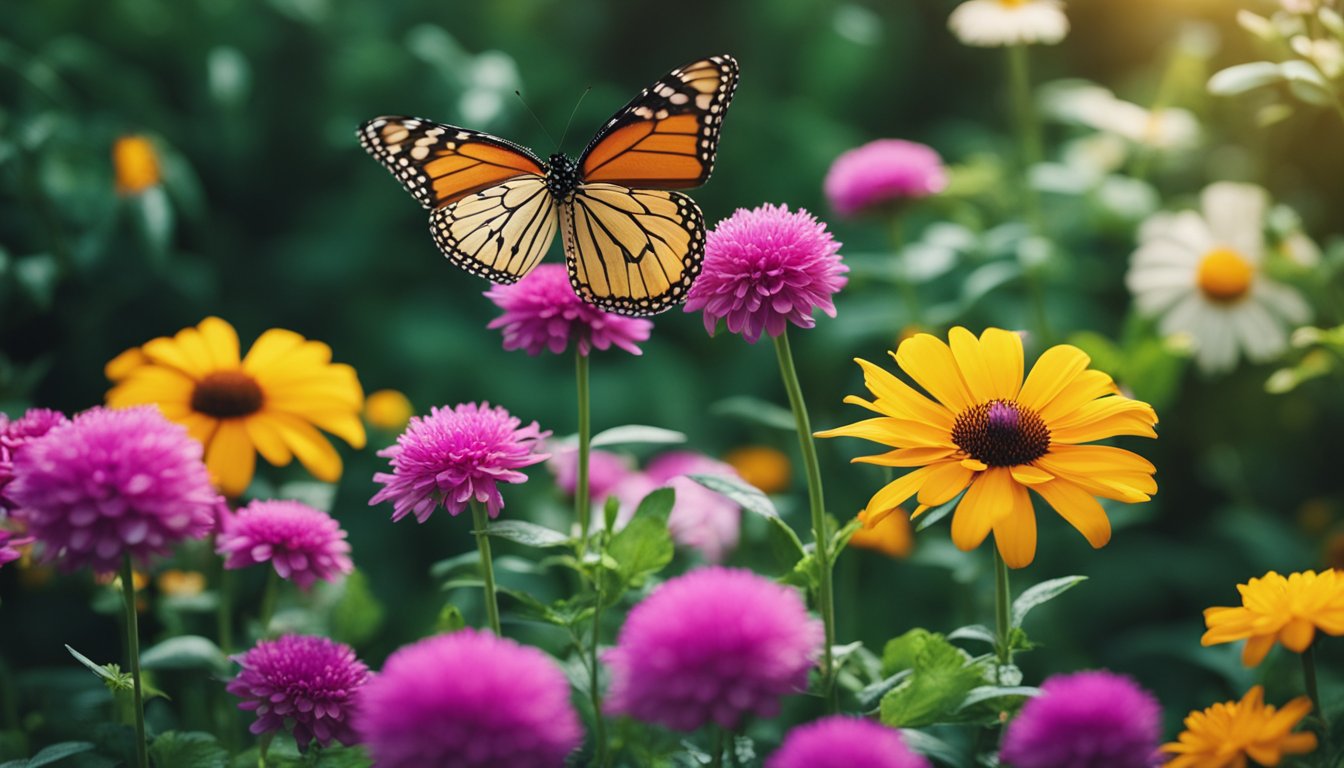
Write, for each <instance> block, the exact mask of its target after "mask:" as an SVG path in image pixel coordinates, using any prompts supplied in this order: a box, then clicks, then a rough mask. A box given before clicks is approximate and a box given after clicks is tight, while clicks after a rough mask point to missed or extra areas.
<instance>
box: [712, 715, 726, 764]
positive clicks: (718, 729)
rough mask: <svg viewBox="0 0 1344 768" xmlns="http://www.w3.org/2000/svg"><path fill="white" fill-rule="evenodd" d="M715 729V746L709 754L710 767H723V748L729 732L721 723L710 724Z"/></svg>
mask: <svg viewBox="0 0 1344 768" xmlns="http://www.w3.org/2000/svg"><path fill="white" fill-rule="evenodd" d="M710 727H711V728H713V729H714V746H713V747H711V748H710V749H711V751H710V754H709V765H710V768H723V749H724V742H725V740H726V736H727V734H728V732H727V731H726V730H724V728H723V726H721V725H717V724H715V725H712V726H710Z"/></svg>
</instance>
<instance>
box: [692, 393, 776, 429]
mask: <svg viewBox="0 0 1344 768" xmlns="http://www.w3.org/2000/svg"><path fill="white" fill-rule="evenodd" d="M709 412H710V413H711V414H713V415H715V416H730V417H732V418H736V419H741V420H742V421H745V422H748V423H751V424H759V425H760V426H763V427H769V428H771V429H778V430H782V431H784V432H797V431H798V422H797V421H795V420H794V418H793V411H790V410H789V409H788V408H783V407H781V406H778V405H775V404H774V403H771V402H768V401H765V400H762V399H760V398H757V397H746V396H740V397H730V398H727V399H724V400H720V401H718V402H716V403H714V404H713V405H711V406H709Z"/></svg>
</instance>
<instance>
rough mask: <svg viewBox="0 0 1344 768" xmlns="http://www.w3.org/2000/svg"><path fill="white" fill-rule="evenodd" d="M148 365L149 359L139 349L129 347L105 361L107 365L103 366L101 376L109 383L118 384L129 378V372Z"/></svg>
mask: <svg viewBox="0 0 1344 768" xmlns="http://www.w3.org/2000/svg"><path fill="white" fill-rule="evenodd" d="M148 364H149V357H147V356H146V355H145V353H144V352H142V351H140V348H139V347H131V348H130V349H128V350H126V351H125V352H122V353H121V354H119V355H117V356H116V357H114V358H112V359H111V360H109V361H107V365H105V366H103V375H104V376H106V377H107V378H108V380H109V381H112V382H118V381H121V380H122V379H124V378H126V377H127V376H129V375H130V373H131V371H133V370H135V369H136V368H139V367H140V366H142V365H148Z"/></svg>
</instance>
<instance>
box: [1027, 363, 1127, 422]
mask: <svg viewBox="0 0 1344 768" xmlns="http://www.w3.org/2000/svg"><path fill="white" fill-rule="evenodd" d="M1118 394H1120V389H1119V388H1118V387H1116V386H1115V381H1114V380H1113V379H1112V378H1111V377H1110V374H1107V373H1104V372H1102V371H1091V370H1088V371H1083V372H1082V373H1080V374H1078V378H1076V379H1074V380H1073V382H1072V383H1071V384H1069V385H1068V386H1066V387H1064V389H1063V390H1061V391H1060V393H1059V394H1058V395H1055V398H1054V399H1053V400H1051V401H1050V403H1049V404H1048V405H1046V406H1045V407H1044V408H1042V409H1041V412H1040V413H1041V418H1042V419H1045V423H1046V424H1053V423H1055V422H1058V421H1061V420H1063V419H1065V418H1068V417H1069V416H1071V415H1072V414H1073V412H1074V411H1076V410H1078V409H1079V408H1081V407H1083V405H1085V404H1087V403H1090V402H1092V401H1093V400H1096V399H1097V398H1099V397H1105V396H1106V395H1118Z"/></svg>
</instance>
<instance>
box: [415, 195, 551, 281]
mask: <svg viewBox="0 0 1344 768" xmlns="http://www.w3.org/2000/svg"><path fill="white" fill-rule="evenodd" d="M555 227H556V214H555V199H554V198H553V197H552V196H551V193H550V190H548V189H547V188H546V181H545V180H544V179H542V178H540V177H536V176H520V177H517V178H513V179H509V180H507V181H505V182H503V183H501V184H496V185H495V186H493V187H489V188H487V189H483V190H481V191H480V192H476V193H475V194H471V195H468V196H466V197H464V198H461V199H459V200H458V201H457V202H454V203H450V204H448V205H445V206H442V207H439V208H436V209H434V211H433V212H432V213H430V215H429V230H430V233H431V234H433V236H434V242H435V243H436V244H437V245H438V246H439V250H441V251H443V253H444V255H446V256H447V257H448V259H449V261H451V262H453V263H454V264H456V265H457V266H459V267H461V268H463V269H465V270H467V271H468V272H470V273H472V274H473V275H479V276H481V277H485V278H489V279H490V280H493V281H495V282H497V283H512V282H515V281H517V280H518V279H519V278H521V277H522V276H523V275H526V274H527V273H528V272H531V271H532V268H533V267H535V266H536V265H537V264H538V263H539V262H540V261H541V260H542V258H543V257H544V256H545V255H546V251H547V250H549V249H550V246H551V241H552V240H553V239H554V238H555Z"/></svg>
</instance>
